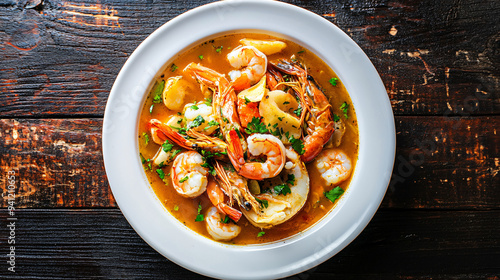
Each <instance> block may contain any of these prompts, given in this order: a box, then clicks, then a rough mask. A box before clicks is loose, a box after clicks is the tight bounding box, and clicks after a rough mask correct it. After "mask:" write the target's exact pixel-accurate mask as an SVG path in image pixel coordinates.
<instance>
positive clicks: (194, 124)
mask: <svg viewBox="0 0 500 280" xmlns="http://www.w3.org/2000/svg"><path fill="white" fill-rule="evenodd" d="M204 122H205V119H204V118H203V117H202V116H201V115H198V116H197V117H196V118H194V120H193V121H192V122H191V123H190V124H189V126H188V129H191V128H193V127H198V126H200V125H201V124H203V123H204Z"/></svg>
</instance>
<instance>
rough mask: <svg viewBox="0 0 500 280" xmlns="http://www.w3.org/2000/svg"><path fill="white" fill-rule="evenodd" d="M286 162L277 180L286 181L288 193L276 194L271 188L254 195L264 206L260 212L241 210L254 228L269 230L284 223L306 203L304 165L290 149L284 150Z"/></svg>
mask: <svg viewBox="0 0 500 280" xmlns="http://www.w3.org/2000/svg"><path fill="white" fill-rule="evenodd" d="M286 160H287V163H286V164H285V168H284V169H283V172H281V174H280V176H279V178H280V179H281V180H282V181H286V185H287V186H288V187H289V188H290V193H287V194H282V193H279V194H278V193H276V192H275V191H274V190H273V187H271V188H270V189H268V191H264V192H261V194H258V195H255V197H256V198H257V199H258V201H260V202H261V203H263V204H264V205H265V206H264V207H263V208H262V209H260V211H255V210H254V209H252V210H250V211H247V210H245V209H242V212H243V215H245V217H246V218H247V219H248V220H249V221H250V223H252V224H253V225H254V226H256V227H260V228H270V227H273V226H275V225H279V224H281V223H284V222H286V221H287V220H289V219H290V218H292V217H293V216H294V215H295V214H297V213H298V212H299V211H300V209H302V207H304V205H305V203H306V201H307V196H308V194H309V174H308V173H307V168H306V166H305V164H304V163H303V162H302V161H301V160H300V157H299V155H298V154H297V153H296V152H295V151H294V150H293V149H292V148H288V149H287V150H286ZM273 186H274V185H273ZM264 201H266V202H264Z"/></svg>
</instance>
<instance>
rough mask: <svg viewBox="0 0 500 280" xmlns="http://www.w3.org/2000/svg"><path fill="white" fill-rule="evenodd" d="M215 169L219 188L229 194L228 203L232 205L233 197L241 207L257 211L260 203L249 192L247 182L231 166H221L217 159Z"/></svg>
mask: <svg viewBox="0 0 500 280" xmlns="http://www.w3.org/2000/svg"><path fill="white" fill-rule="evenodd" d="M215 170H216V172H217V180H218V181H219V183H220V186H221V188H222V189H223V190H224V192H225V193H226V194H227V195H228V196H229V205H233V201H234V199H235V200H236V202H237V203H238V205H239V206H240V207H241V209H246V210H248V211H250V210H251V209H254V211H259V209H260V204H259V203H258V202H257V200H256V199H255V197H254V196H253V195H252V194H251V193H250V190H249V189H248V182H247V180H246V179H245V178H244V177H243V176H240V175H239V174H238V173H236V171H235V170H234V169H233V168H232V167H231V166H225V167H223V166H222V164H221V163H220V162H218V161H216V163H215Z"/></svg>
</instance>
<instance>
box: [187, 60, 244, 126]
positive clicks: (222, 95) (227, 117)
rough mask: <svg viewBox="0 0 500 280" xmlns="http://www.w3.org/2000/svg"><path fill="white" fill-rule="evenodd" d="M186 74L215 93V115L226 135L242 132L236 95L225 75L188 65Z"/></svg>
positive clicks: (202, 67)
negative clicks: (237, 131) (236, 130)
mask: <svg viewBox="0 0 500 280" xmlns="http://www.w3.org/2000/svg"><path fill="white" fill-rule="evenodd" d="M184 72H186V73H188V74H190V75H191V76H192V77H193V78H195V79H196V80H197V81H198V82H199V83H200V84H202V85H204V86H207V87H209V88H210V89H212V91H213V92H214V96H213V101H212V110H213V114H214V115H215V116H216V118H217V122H218V123H219V125H220V128H221V130H222V133H223V134H224V135H226V134H227V132H228V131H229V130H231V129H233V128H235V129H238V130H241V124H240V119H239V117H238V112H237V110H236V93H235V92H234V88H233V87H232V86H231V84H230V83H229V81H228V80H227V79H226V77H225V76H224V75H223V74H220V73H218V72H217V71H215V70H212V69H210V68H208V67H205V66H202V65H200V64H196V63H194V62H192V63H190V64H188V65H187V66H186V68H184Z"/></svg>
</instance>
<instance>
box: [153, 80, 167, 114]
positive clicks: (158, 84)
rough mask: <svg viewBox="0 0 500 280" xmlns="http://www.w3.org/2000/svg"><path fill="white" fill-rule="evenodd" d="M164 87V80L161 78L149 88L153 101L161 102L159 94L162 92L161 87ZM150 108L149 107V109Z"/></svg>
mask: <svg viewBox="0 0 500 280" xmlns="http://www.w3.org/2000/svg"><path fill="white" fill-rule="evenodd" d="M164 88H165V81H164V80H161V82H156V83H155V85H154V86H153V89H152V90H151V91H152V93H153V96H154V97H153V103H160V102H161V95H162V93H163V89H164ZM150 110H151V109H150Z"/></svg>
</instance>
